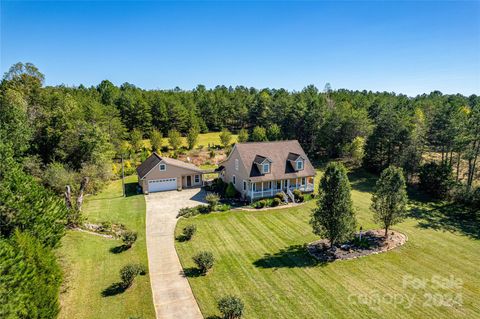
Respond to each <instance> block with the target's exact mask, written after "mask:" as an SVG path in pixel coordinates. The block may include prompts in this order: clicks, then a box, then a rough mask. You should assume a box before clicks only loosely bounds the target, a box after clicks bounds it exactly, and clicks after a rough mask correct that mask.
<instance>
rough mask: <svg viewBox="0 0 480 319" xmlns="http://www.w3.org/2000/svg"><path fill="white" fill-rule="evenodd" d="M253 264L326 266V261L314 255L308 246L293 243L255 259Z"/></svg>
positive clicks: (256, 265) (269, 265) (285, 266)
mask: <svg viewBox="0 0 480 319" xmlns="http://www.w3.org/2000/svg"><path fill="white" fill-rule="evenodd" d="M253 265H254V266H255V267H258V268H306V267H315V266H318V265H320V266H324V265H326V262H321V261H319V260H317V259H315V258H314V257H312V256H311V255H310V254H309V253H308V251H307V248H306V246H304V245H292V246H289V247H287V248H285V249H282V250H280V251H279V252H277V253H275V254H265V256H264V257H263V258H260V259H258V260H256V261H254V262H253Z"/></svg>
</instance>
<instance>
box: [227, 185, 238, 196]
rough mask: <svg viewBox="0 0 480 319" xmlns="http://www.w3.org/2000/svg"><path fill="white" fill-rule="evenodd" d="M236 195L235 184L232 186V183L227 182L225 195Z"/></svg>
mask: <svg viewBox="0 0 480 319" xmlns="http://www.w3.org/2000/svg"><path fill="white" fill-rule="evenodd" d="M236 196H237V190H236V189H235V186H233V183H229V184H228V186H227V190H226V191H225V197H227V198H234V197H236Z"/></svg>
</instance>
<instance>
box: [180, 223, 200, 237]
mask: <svg viewBox="0 0 480 319" xmlns="http://www.w3.org/2000/svg"><path fill="white" fill-rule="evenodd" d="M196 232H197V226H195V225H187V226H186V227H185V228H183V237H184V238H185V240H190V239H192V237H193V235H194V234H195V233H196Z"/></svg>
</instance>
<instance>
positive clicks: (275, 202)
mask: <svg viewBox="0 0 480 319" xmlns="http://www.w3.org/2000/svg"><path fill="white" fill-rule="evenodd" d="M281 202H282V201H281V200H280V199H279V198H278V197H275V198H274V199H272V203H271V204H270V205H271V206H272V207H277V206H278V205H280V203H281Z"/></svg>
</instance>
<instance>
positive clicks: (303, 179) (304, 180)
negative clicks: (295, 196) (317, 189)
mask: <svg viewBox="0 0 480 319" xmlns="http://www.w3.org/2000/svg"><path fill="white" fill-rule="evenodd" d="M305 183H306V178H305V177H302V185H305Z"/></svg>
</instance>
